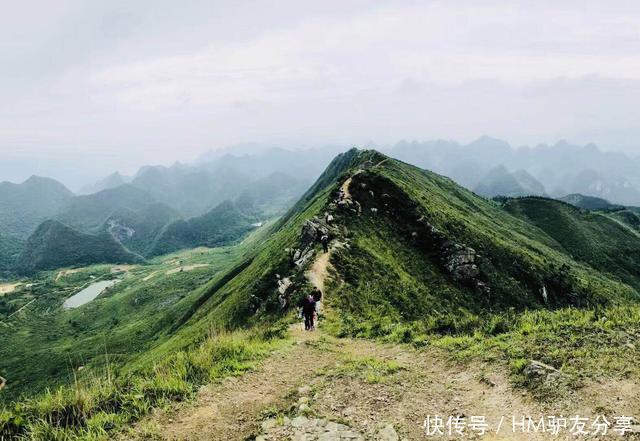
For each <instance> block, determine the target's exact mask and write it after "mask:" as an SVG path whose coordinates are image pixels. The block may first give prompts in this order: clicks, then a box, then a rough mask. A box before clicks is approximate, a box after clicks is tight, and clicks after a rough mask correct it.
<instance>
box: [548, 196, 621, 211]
mask: <svg viewBox="0 0 640 441" xmlns="http://www.w3.org/2000/svg"><path fill="white" fill-rule="evenodd" d="M558 200H560V201H563V202H566V203H567V204H571V205H573V206H575V207H578V208H582V209H584V210H607V209H615V208H621V206H620V205H616V204H612V203H611V202H609V201H607V200H606V199H602V198H597V197H595V196H585V195H583V194H579V193H573V194H568V195H566V196H563V197H561V198H558Z"/></svg>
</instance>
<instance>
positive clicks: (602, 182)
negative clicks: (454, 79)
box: [385, 136, 640, 205]
mask: <svg viewBox="0 0 640 441" xmlns="http://www.w3.org/2000/svg"><path fill="white" fill-rule="evenodd" d="M385 152H386V153H388V154H389V155H391V156H393V157H396V158H398V159H400V160H403V161H406V162H409V163H411V164H414V165H417V166H419V167H421V168H425V169H429V170H432V171H435V172H437V173H440V174H443V175H445V176H449V177H450V178H451V179H453V180H454V181H456V182H457V183H459V184H461V185H463V186H465V187H467V188H469V189H475V188H476V187H478V186H479V185H481V190H482V191H485V190H484V189H486V188H487V185H488V183H487V182H486V180H487V175H488V174H490V173H492V170H493V169H494V168H495V167H498V166H504V167H505V168H506V169H507V170H523V171H525V172H526V173H527V174H528V175H530V177H531V178H533V180H531V179H530V178H529V177H526V179H524V180H523V178H525V176H524V175H521V176H514V178H516V180H520V181H521V184H523V183H524V181H528V182H529V184H528V185H529V186H528V190H529V191H532V194H541V193H540V192H541V190H542V188H544V189H545V190H546V193H547V194H549V195H551V196H554V197H560V196H564V195H567V194H571V193H581V194H583V195H586V196H596V197H601V198H606V199H608V200H609V201H611V202H612V203H619V204H625V205H640V160H639V159H638V158H631V157H629V156H628V155H626V154H624V153H620V152H604V151H601V150H600V149H599V148H598V147H597V146H595V145H593V144H588V145H586V146H577V145H572V144H569V143H567V142H566V141H559V142H557V143H556V144H553V145H546V144H541V145H538V146H535V147H526V146H525V147H518V148H512V147H510V146H509V144H508V143H506V142H505V141H502V140H499V139H496V138H491V137H487V136H485V137H482V138H479V139H478V140H476V141H473V142H472V143H469V144H460V143H457V142H455V141H447V140H435V141H428V142H417V141H413V142H407V141H402V142H399V143H397V144H395V145H394V146H391V147H388V148H387V149H385ZM519 174H520V173H519ZM489 178H490V177H489ZM496 178H500V177H499V176H497V177H496ZM502 178H503V179H508V178H507V177H505V176H503V177H502ZM483 180H484V182H483ZM535 181H537V182H538V183H539V184H541V185H542V186H540V185H538V184H537V183H535ZM504 183H506V181H504V182H503V184H504ZM511 184H513V182H511ZM531 185H532V186H531ZM516 190H517V188H516ZM489 193H491V192H489Z"/></svg>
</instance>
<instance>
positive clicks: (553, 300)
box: [0, 149, 640, 439]
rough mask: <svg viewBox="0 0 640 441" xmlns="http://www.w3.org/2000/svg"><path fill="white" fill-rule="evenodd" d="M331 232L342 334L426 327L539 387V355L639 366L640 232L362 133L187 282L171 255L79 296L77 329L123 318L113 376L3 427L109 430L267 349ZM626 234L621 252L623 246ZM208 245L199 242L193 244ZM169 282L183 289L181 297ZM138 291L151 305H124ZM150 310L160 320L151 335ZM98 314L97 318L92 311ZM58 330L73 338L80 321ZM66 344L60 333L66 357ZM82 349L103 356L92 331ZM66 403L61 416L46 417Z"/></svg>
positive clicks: (591, 365)
mask: <svg viewBox="0 0 640 441" xmlns="http://www.w3.org/2000/svg"><path fill="white" fill-rule="evenodd" d="M230 211H231V210H229V209H228V207H227V209H226V210H225V211H224V213H229V212H230ZM547 223H553V225H554V226H553V227H549V226H548V225H547ZM187 225H189V223H188V222H187ZM207 225H211V224H210V223H207ZM181 228H185V230H184V231H187V232H190V231H191V229H190V228H189V227H181ZM181 231H182V230H181ZM206 231H208V230H206ZM214 232H215V231H214ZM322 234H327V235H328V236H329V237H330V240H331V246H332V251H331V253H330V254H329V255H328V257H329V260H328V261H329V264H330V266H331V268H330V269H329V274H330V279H329V280H328V281H327V283H328V286H327V287H326V289H325V295H326V303H327V305H326V306H327V311H328V312H327V314H328V315H327V322H326V323H327V324H326V329H327V330H328V331H329V332H330V333H332V334H333V335H335V336H339V337H346V336H358V337H368V338H376V339H385V340H388V341H393V342H395V343H400V342H401V343H411V344H413V345H416V346H420V345H433V346H436V347H440V348H444V349H447V351H449V353H450V354H451V356H455V357H460V358H463V357H480V358H483V359H484V360H490V361H492V362H495V363H502V364H506V365H507V366H509V369H510V372H511V373H512V381H514V382H515V383H516V384H518V385H521V386H522V387H527V388H531V389H532V390H535V391H538V390H541V391H547V392H548V391H553V390H557V389H558V387H556V386H554V387H553V388H547V389H545V388H544V387H545V385H544V384H541V383H539V382H535V381H533V380H531V378H530V377H527V375H526V373H525V372H524V368H525V366H526V365H527V363H528V362H529V360H531V359H535V360H541V361H542V362H544V363H549V364H551V365H552V366H556V367H557V368H558V369H561V370H562V371H563V372H567V373H568V374H570V375H577V373H579V375H580V376H581V378H584V377H586V376H589V375H599V374H602V375H607V376H609V377H613V376H615V377H620V376H626V378H633V379H635V378H640V372H638V368H637V362H636V359H637V356H638V352H637V349H636V348H635V347H634V349H629V348H628V347H627V349H625V350H622V349H621V348H624V347H625V346H624V345H625V344H626V342H627V341H628V339H627V336H630V335H636V334H637V335H640V327H639V326H638V317H640V308H638V302H639V301H640V297H639V296H638V293H637V288H638V286H637V285H638V282H637V281H636V280H635V278H636V277H637V275H636V273H635V272H634V270H633V268H632V267H631V265H630V262H631V261H632V260H633V259H636V260H637V257H638V256H637V255H636V254H635V253H636V250H637V249H639V248H640V245H639V244H640V238H639V237H638V236H637V235H636V233H635V232H633V231H632V230H631V229H629V228H627V227H625V226H623V225H622V224H620V223H619V222H616V221H614V220H612V219H609V218H607V217H605V216H603V215H599V214H585V213H583V212H581V211H580V210H578V209H575V208H574V207H571V206H570V205H567V204H564V203H561V202H558V201H552V200H548V199H544V198H524V199H515V200H507V201H506V203H505V206H504V207H503V206H501V205H499V204H497V203H495V202H493V201H488V200H486V199H484V198H482V197H480V196H477V195H475V194H474V193H472V192H470V191H468V190H465V189H463V188H462V187H460V186H458V185H456V184H455V183H454V182H453V181H451V180H450V179H448V178H445V177H442V176H439V175H437V174H434V173H431V172H428V171H425V170H421V169H419V168H417V167H413V166H410V165H407V164H405V163H402V162H400V161H397V160H393V159H391V158H388V157H386V156H384V155H382V154H380V153H378V152H375V151H359V150H356V149H353V150H350V151H349V152H346V153H344V154H342V155H339V156H338V157H336V158H335V159H334V160H333V161H332V162H331V164H330V165H329V167H328V168H327V170H326V171H325V173H324V174H323V175H322V176H321V177H320V178H319V179H318V180H317V181H316V183H315V184H314V185H313V186H312V187H311V188H310V189H309V190H308V191H307V192H306V193H305V194H304V195H303V196H302V198H301V199H300V200H299V201H298V203H296V204H295V206H294V207H293V208H292V209H291V210H290V211H289V212H287V213H286V214H285V216H283V217H282V218H281V219H280V220H279V221H277V222H276V223H274V224H273V225H270V226H267V227H265V228H261V229H258V230H257V231H256V233H254V235H252V236H250V238H249V239H248V240H247V241H245V242H243V243H242V244H241V245H238V246H234V247H230V248H229V250H230V251H229V252H230V256H229V259H227V260H226V261H225V262H226V263H225V264H222V265H220V266H216V269H217V271H214V272H213V273H212V272H208V273H207V276H206V277H204V276H203V277H202V279H188V280H190V281H191V282H190V283H191V284H190V285H188V286H189V287H188V289H187V290H186V291H179V290H180V287H181V286H182V285H181V284H180V283H181V282H180V281H178V280H177V279H176V282H175V284H170V283H169V281H170V280H171V279H170V278H169V276H170V275H171V274H175V275H177V276H183V277H190V274H195V273H193V272H189V271H186V270H185V268H186V266H183V265H184V264H183V263H182V259H183V258H182V257H179V256H174V257H171V258H167V259H166V260H162V261H160V260H157V261H154V262H151V263H150V264H147V265H144V266H143V267H142V269H141V270H140V271H139V273H137V275H135V276H134V277H132V278H131V279H129V282H126V283H127V284H126V285H125V282H123V283H122V284H120V285H119V286H118V288H117V289H116V291H115V294H114V296H113V298H116V296H118V297H117V298H119V299H120V301H121V302H122V303H117V302H116V301H115V300H114V301H113V302H110V300H109V298H110V297H111V296H108V297H107V298H106V299H102V300H101V299H100V298H98V301H99V303H94V302H91V303H90V304H89V305H87V306H86V307H81V308H79V311H78V312H77V315H74V319H75V320H80V319H81V318H82V317H83V315H81V311H80V310H82V309H83V308H87V309H86V310H87V311H92V313H91V314H96V315H91V314H88V315H86V320H89V321H88V322H84V321H83V323H84V326H85V327H87V326H88V329H86V328H85V327H82V326H81V327H79V328H73V326H74V325H70V326H72V328H71V329H77V334H76V335H77V336H76V338H77V339H82V338H83V337H84V336H85V335H88V334H87V333H89V334H90V335H93V336H99V335H101V332H103V330H104V328H103V326H104V321H105V320H108V319H109V318H110V319H111V320H115V322H114V324H113V325H112V326H113V329H114V332H116V333H118V334H117V335H119V338H118V339H117V342H116V343H115V346H116V349H117V350H122V351H123V352H124V353H126V354H127V355H126V356H124V357H122V359H119V360H117V361H116V362H115V367H116V368H117V374H116V378H115V379H114V378H112V377H109V380H108V381H103V380H99V379H95V378H92V377H91V376H90V375H89V374H86V373H85V374H81V377H82V380H81V384H82V388H81V390H82V394H79V393H78V392H77V390H78V389H74V388H73V387H71V386H70V387H66V388H64V387H63V388H62V389H60V390H59V391H58V392H52V393H48V394H47V393H45V394H44V395H42V396H39V397H38V398H36V399H34V400H32V401H26V402H25V404H23V405H22V407H20V406H18V407H17V408H16V409H17V410H13V408H12V410H8V411H5V413H4V414H2V413H0V416H1V417H2V418H0V423H1V422H2V421H3V419H4V421H5V422H6V423H5V424H4V431H5V433H14V434H15V433H20V434H25V433H27V434H31V435H32V434H34V433H38V434H47V435H49V434H55V436H57V437H59V438H60V439H64V437H65V436H67V435H69V434H74V435H81V436H85V435H86V436H87V437H88V436H90V435H91V436H98V435H100V434H104V433H106V431H107V430H112V429H113V427H122V426H124V425H126V424H129V423H131V422H132V421H135V420H137V419H139V418H140V417H141V416H142V415H144V414H146V413H148V412H150V410H151V408H153V407H154V406H159V405H166V404H167V402H169V401H176V400H184V399H188V398H191V397H193V396H194V395H195V392H196V391H197V390H198V389H199V387H200V386H201V385H202V384H206V383H208V382H210V381H213V380H216V379H219V378H221V377H222V376H225V375H234V374H239V373H241V372H243V371H245V370H246V369H248V368H249V367H250V366H251V363H252V362H253V361H255V360H257V359H260V358H261V357H267V356H269V353H270V348H271V347H273V345H274V344H277V342H278V341H280V339H281V338H282V337H283V335H284V334H285V333H286V328H287V325H288V323H289V321H290V320H291V317H292V313H291V312H292V310H293V309H294V306H295V305H296V304H297V302H298V300H299V298H300V297H301V296H303V295H304V294H306V293H308V292H309V291H310V289H311V286H310V284H309V282H308V281H307V279H306V278H305V275H304V273H305V271H306V270H308V269H309V268H310V266H311V265H312V263H313V262H314V261H316V259H317V257H318V256H319V255H320V254H321V253H322V251H321V249H320V246H319V243H318V238H319V237H320V235H322ZM185 237H187V238H189V239H190V237H191V236H189V235H188V234H186V235H185ZM609 241H611V242H612V243H611V244H608V242H609ZM616 247H624V248H622V249H623V250H624V251H625V253H627V254H626V255H625V253H618V254H620V255H618V256H617V255H615V253H614V249H616ZM199 252H202V253H204V251H198V250H194V251H193V253H195V254H196V258H197V254H198V253H199ZM202 258H203V259H209V257H207V255H205V254H203V255H202ZM158 259H160V258H158ZM196 261H197V262H202V264H203V265H204V264H206V263H205V262H207V260H196ZM160 262H162V263H160ZM152 265H174V270H167V269H166V268H167V267H166V266H165V267H160V268H162V269H160V268H158V267H156V268H157V269H154V271H157V273H156V274H162V273H163V274H164V276H162V278H161V279H155V277H157V275H156V276H154V275H153V273H149V272H148V271H147V270H146V269H147V267H149V271H150V270H151V268H153V267H152ZM214 266H215V264H214ZM191 268H200V267H193V266H192V267H191ZM172 271H173V272H172ZM194 271H197V269H196V270H194ZM147 277H151V278H147ZM125 280H126V279H125ZM154 281H156V282H154ZM152 283H155V284H154V285H152V286H151V284H152ZM173 291H176V292H182V294H184V295H182V296H180V299H175V298H174V297H172V295H171V293H172V292H173ZM25 300H26V299H25ZM100 305H103V306H104V305H109V309H101V308H99V306H100ZM138 305H148V308H147V309H146V310H145V311H143V313H142V314H140V315H139V316H134V315H129V316H128V317H129V318H130V319H131V320H130V321H129V320H127V322H126V323H124V322H121V321H119V319H120V315H119V314H133V312H132V311H131V309H136V308H138ZM160 305H162V306H160ZM94 308H95V309H94ZM162 308H167V309H166V310H164V311H166V315H164V314H163V313H162V311H163V309H162ZM54 311H55V309H54ZM152 311H153V312H152ZM103 312H104V313H105V314H106V316H105V314H102V313H103ZM59 313H60V312H59V311H58V312H54V313H53V314H59ZM145 314H151V316H152V317H153V318H152V321H153V323H158V327H157V328H155V330H154V331H153V333H152V334H153V335H154V336H155V338H153V341H152V338H151V337H150V334H149V333H147V331H146V330H145V326H147V325H148V324H149V323H148V322H147V317H146V315H145ZM98 315H99V316H100V320H99V322H95V321H94V320H91V318H92V317H97V316H98ZM134 317H137V318H134ZM603 317H606V320H603V319H602V318H603ZM63 320H65V319H63ZM83 320H84V319H83ZM94 323H95V325H94ZM23 326H24V328H22V331H21V332H18V333H14V334H15V335H17V336H20V338H22V336H24V335H25V334H27V333H28V332H29V331H28V330H29V329H30V328H29V325H27V324H24V325H23ZM66 329H67V331H66V332H69V329H70V328H66ZM134 329H135V330H134ZM623 331H624V334H623V333H622V332H623ZM52 338H53V340H54V341H55V340H56V338H57V336H55V335H54V336H53V337H52ZM603 338H604V339H606V341H607V344H606V345H603V344H602V339H603ZM65 339H66V340H65V341H66V342H67V345H66V349H67V350H68V349H70V346H69V345H70V344H73V343H72V342H73V341H75V339H71V340H70V337H69V334H66V335H65ZM127 339H131V341H132V345H131V347H130V348H128V347H127V345H126V342H127ZM9 340H10V341H16V340H11V337H9ZM317 344H322V342H321V341H320V342H319V343H317ZM49 346H51V344H49ZM135 348H138V351H136V352H135V355H134V353H132V352H130V351H134V350H135ZM61 349H62V347H54V350H53V354H55V355H56V357H58V359H59V360H60V359H62V357H61V355H60V350H61ZM32 350H36V348H32ZM105 352H106V351H105ZM85 356H86V359H87V360H89V361H90V363H89V364H91V363H94V364H93V366H94V367H96V366H103V364H101V363H100V362H99V361H98V355H97V354H96V352H95V349H93V351H92V352H90V353H86V354H85ZM23 359H24V358H23V357H17V358H14V359H13V360H12V362H11V363H12V364H11V365H9V364H7V365H6V366H2V365H0V374H2V375H4V376H7V377H9V378H10V377H11V372H10V369H11V367H12V366H14V367H15V366H16V365H17V364H18V363H20V360H23ZM58 366H60V363H58ZM83 372H84V371H83ZM89 372H96V371H95V370H93V371H89ZM95 375H99V374H95ZM61 377H63V375H62V374H61V373H60V372H58V373H57V378H58V379H60V378H61ZM99 378H100V377H99ZM572 378H573V377H572ZM23 381H25V383H26V380H23ZM563 381H564V380H563ZM567 381H568V380H567ZM563 384H565V383H563ZM61 414H63V415H65V417H66V418H67V419H66V420H65V421H66V423H65V425H64V426H63V427H60V426H56V425H55V423H52V422H51V421H60V419H59V418H58V419H56V418H57V416H59V415H61ZM107 422H108V427H110V429H106V427H107ZM0 430H2V429H0ZM51 437H53V436H51ZM43 439H46V438H43Z"/></svg>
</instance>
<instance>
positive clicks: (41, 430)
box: [0, 331, 282, 440]
mask: <svg viewBox="0 0 640 441" xmlns="http://www.w3.org/2000/svg"><path fill="white" fill-rule="evenodd" d="M281 343H282V340H274V339H268V338H264V335H261V334H260V333H259V332H256V331H253V332H247V331H238V332H233V333H212V334H211V335H209V336H208V337H207V338H206V339H205V340H204V341H202V342H201V343H200V344H199V345H197V346H195V347H193V348H190V349H187V350H182V351H178V352H176V353H175V354H174V355H173V356H172V357H170V358H167V359H165V360H163V361H162V362H158V363H155V364H153V365H151V366H149V367H147V368H145V369H141V370H139V371H134V372H130V373H129V374H127V375H122V376H114V375H113V374H112V373H111V372H109V370H108V367H107V370H106V371H105V372H104V373H103V374H102V375H97V374H96V372H95V371H91V373H90V375H87V376H78V377H76V378H75V382H74V383H73V384H72V385H68V386H60V387H59V388H57V389H55V390H47V391H46V392H44V393H42V394H40V395H38V396H36V397H35V398H30V399H27V400H23V401H21V402H20V403H18V404H14V405H13V406H12V407H8V408H5V409H3V410H1V411H0V438H2V436H4V437H6V438H10V437H25V438H27V439H31V440H74V439H82V440H93V439H96V440H98V439H106V438H107V437H108V436H110V435H112V434H113V433H114V432H117V431H119V430H122V429H123V428H125V426H127V425H129V424H131V423H133V422H134V421H137V420H139V419H140V418H141V417H142V416H144V415H146V414H148V413H149V411H150V410H151V409H152V408H154V407H158V406H162V405H166V404H168V403H170V402H174V401H183V400H188V399H190V398H192V397H193V395H194V393H195V392H196V391H197V389H198V387H199V386H200V385H202V384H206V383H210V382H212V381H216V380H219V379H222V378H225V377H227V376H231V375H239V374H241V373H243V372H245V371H247V370H248V369H251V368H252V367H253V366H254V365H255V363H256V362H257V361H258V360H260V359H262V358H263V357H265V356H266V355H267V354H269V353H270V352H271V351H272V350H274V349H275V348H277V347H278V345H280V344H281Z"/></svg>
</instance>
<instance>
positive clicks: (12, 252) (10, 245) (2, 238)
mask: <svg viewBox="0 0 640 441" xmlns="http://www.w3.org/2000/svg"><path fill="white" fill-rule="evenodd" d="M23 247H24V240H22V239H18V238H16V237H12V236H7V235H3V234H2V233H0V277H2V274H3V273H4V272H8V271H10V270H11V269H12V268H13V267H14V265H15V263H16V260H17V259H18V256H19V255H20V253H21V252H22V249H23Z"/></svg>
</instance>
